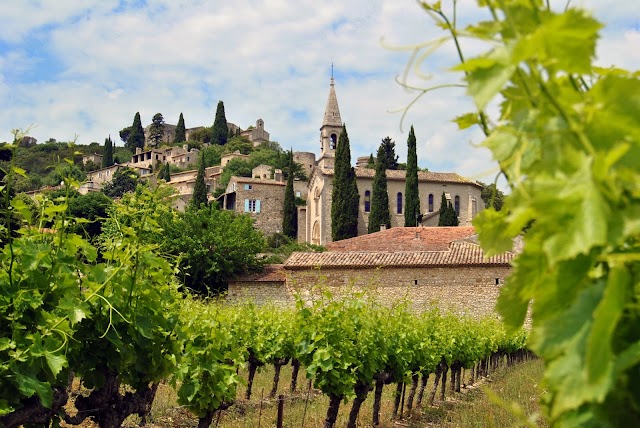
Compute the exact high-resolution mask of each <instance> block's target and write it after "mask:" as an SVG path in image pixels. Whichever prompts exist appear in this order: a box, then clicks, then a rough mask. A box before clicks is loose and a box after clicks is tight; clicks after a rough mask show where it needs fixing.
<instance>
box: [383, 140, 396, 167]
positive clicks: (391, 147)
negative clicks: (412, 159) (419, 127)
mask: <svg viewBox="0 0 640 428" xmlns="http://www.w3.org/2000/svg"><path fill="white" fill-rule="evenodd" d="M382 147H384V159H385V163H386V164H387V169H393V170H395V169H398V156H397V155H396V143H395V141H393V140H392V139H391V137H385V138H383V139H382ZM378 159H379V157H378Z"/></svg>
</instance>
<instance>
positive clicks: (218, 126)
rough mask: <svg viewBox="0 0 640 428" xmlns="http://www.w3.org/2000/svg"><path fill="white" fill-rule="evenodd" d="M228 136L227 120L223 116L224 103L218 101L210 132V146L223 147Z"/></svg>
mask: <svg viewBox="0 0 640 428" xmlns="http://www.w3.org/2000/svg"><path fill="white" fill-rule="evenodd" d="M228 135H229V131H228V125H227V118H226V117H225V114H224V103H223V102H222V101H218V107H217V108H216V118H215V120H214V121H213V129H212V130H211V144H219V145H221V146H222V145H224V144H227V137H228Z"/></svg>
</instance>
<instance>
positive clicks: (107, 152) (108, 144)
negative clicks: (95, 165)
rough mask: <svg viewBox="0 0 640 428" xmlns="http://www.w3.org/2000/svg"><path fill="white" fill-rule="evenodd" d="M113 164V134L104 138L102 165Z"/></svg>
mask: <svg viewBox="0 0 640 428" xmlns="http://www.w3.org/2000/svg"><path fill="white" fill-rule="evenodd" d="M111 165H113V141H111V135H109V138H105V140H104V151H103V154H102V167H103V168H104V167H107V166H111Z"/></svg>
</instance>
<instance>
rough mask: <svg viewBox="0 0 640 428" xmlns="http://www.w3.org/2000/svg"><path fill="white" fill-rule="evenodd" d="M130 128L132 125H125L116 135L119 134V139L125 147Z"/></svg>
mask: <svg viewBox="0 0 640 428" xmlns="http://www.w3.org/2000/svg"><path fill="white" fill-rule="evenodd" d="M131 129H133V127H132V126H127V127H125V128H122V129H121V130H120V132H118V135H120V139H121V140H122V142H123V143H124V144H125V147H127V141H129V135H130V134H131ZM127 148H129V147H127Z"/></svg>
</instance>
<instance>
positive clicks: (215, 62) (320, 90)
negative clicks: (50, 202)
mask: <svg viewBox="0 0 640 428" xmlns="http://www.w3.org/2000/svg"><path fill="white" fill-rule="evenodd" d="M551 2H552V5H553V6H554V7H559V8H561V7H564V1H563V2H558V1H556V0H551ZM442 3H443V5H445V7H448V6H447V5H450V4H451V1H450V0H449V1H448V0H443V1H442ZM475 4H476V3H475V1H472V0H459V1H458V20H459V23H460V24H462V25H464V24H465V23H468V22H475V21H478V20H480V19H484V18H485V15H484V12H482V11H480V10H479V9H477V8H476V6H475ZM572 5H579V6H581V7H584V8H585V9H587V10H589V11H591V12H592V13H593V15H594V16H595V17H596V18H598V19H599V20H600V21H601V22H603V23H604V24H605V25H606V27H605V29H604V30H603V31H602V38H601V40H600V42H599V47H598V51H597V57H598V58H597V62H598V64H599V65H603V66H608V65H616V66H619V67H623V68H627V69H634V70H635V69H639V68H640V12H639V10H638V8H637V5H636V1H635V0H633V1H632V0H573V2H572ZM443 35H444V33H443V32H442V30H440V29H439V28H437V27H436V26H435V25H434V23H433V21H432V19H431V18H430V17H429V16H428V15H427V14H426V13H424V12H423V11H422V9H421V7H420V5H419V4H418V3H417V2H416V1H414V0H350V1H344V0H337V1H334V0H325V1H322V2H318V1H311V0H299V1H295V2H294V1H285V0H263V1H260V0H234V1H221V0H193V1H189V0H100V1H91V0H64V1H59V0H27V1H9V0H3V1H0V111H2V114H1V115H0V141H11V140H12V134H11V131H12V130H13V129H22V130H27V129H28V134H29V135H31V136H33V137H35V138H37V140H38V142H40V143H42V142H44V141H46V140H48V139H49V138H55V139H56V140H58V141H70V140H73V139H76V141H77V143H79V144H89V143H91V142H93V141H97V142H99V143H100V144H102V143H103V142H104V139H105V138H106V137H107V136H108V135H111V137H112V139H114V141H117V144H118V145H121V144H122V142H121V141H120V139H119V137H118V131H119V130H120V129H122V128H124V127H126V126H129V125H131V123H132V122H133V117H134V115H135V113H136V112H140V115H141V118H142V123H143V126H146V125H148V124H149V123H150V122H151V118H152V117H153V115H154V114H155V113H158V112H159V113H162V115H163V116H164V119H165V121H166V123H171V124H175V123H177V121H178V117H179V115H180V113H183V114H184V119H185V124H186V127H187V128H189V127H195V126H202V125H204V126H211V125H212V124H213V120H214V116H215V110H216V105H217V103H218V101H220V100H221V101H223V102H224V106H225V112H226V118H227V120H228V121H229V122H233V123H235V124H237V125H239V126H240V127H241V128H242V129H246V128H247V127H248V126H250V125H255V123H256V120H257V119H259V118H261V119H263V120H264V123H265V129H266V130H267V131H268V132H269V133H270V134H271V139H272V140H274V141H277V142H279V143H280V145H281V146H282V147H283V148H284V149H289V148H292V149H293V150H294V151H308V152H314V153H316V154H318V153H319V148H320V143H319V128H320V126H321V124H322V117H323V113H324V109H325V106H326V102H327V97H328V94H329V81H330V78H331V73H332V64H333V75H334V78H335V89H336V94H337V98H338V104H339V107H340V113H341V116H342V120H343V122H344V123H346V125H347V130H348V133H349V139H350V143H351V156H352V162H353V163H355V159H356V158H357V157H358V156H368V155H369V154H370V153H375V152H376V149H377V147H378V146H379V144H380V142H381V140H382V139H383V138H384V137H386V136H390V137H391V138H392V139H393V140H394V141H395V142H396V153H397V154H398V155H399V157H400V159H399V160H400V162H405V161H406V151H407V149H406V141H407V136H408V130H409V127H410V126H411V125H413V126H414V128H415V133H416V137H417V142H418V164H419V166H420V167H422V168H425V167H426V168H429V170H431V171H437V172H457V173H458V174H461V175H463V176H466V177H468V178H471V179H476V180H482V181H485V182H491V181H493V179H494V178H495V176H496V174H497V172H498V169H497V166H496V164H495V162H493V161H492V159H491V154H490V153H489V151H488V150H487V149H483V148H478V147H477V144H478V143H480V142H481V141H482V135H481V134H480V132H479V130H471V131H466V132H461V131H458V130H457V127H456V125H455V124H454V123H452V121H451V120H452V119H453V118H454V117H455V116H457V115H460V114H463V113H466V112H468V111H472V110H473V105H472V103H471V100H470V99H469V98H468V97H467V96H466V95H465V93H464V89H459V88H458V89H443V90H439V91H434V92H430V93H428V94H427V95H425V96H424V97H422V98H420V100H418V101H417V102H416V103H415V104H413V105H412V106H411V108H409V109H408V110H406V114H405V115H404V117H403V114H402V111H403V109H405V108H406V107H407V106H408V105H409V104H410V103H411V102H412V100H413V99H414V97H415V96H416V95H417V93H416V92H415V91H411V90H407V89H406V88H404V87H403V86H402V85H400V84H399V83H398V80H401V79H402V76H403V74H404V72H405V68H406V66H407V64H408V62H409V60H410V57H411V52H412V49H413V47H414V46H416V45H418V44H420V43H424V42H425V41H429V40H433V39H435V38H438V37H441V36H443ZM479 48H480V46H478V45H473V44H470V43H469V41H467V40H463V41H462V49H463V50H464V51H465V54H466V55H467V56H470V55H473V54H474V53H478V52H479V51H478V49H479ZM455 64H456V55H455V51H454V49H453V45H452V44H451V43H448V44H444V45H443V46H442V47H441V48H440V49H439V50H438V51H436V52H435V53H433V54H432V55H431V56H429V57H428V58H426V59H425V61H423V62H422V63H421V66H420V68H419V69H418V70H417V71H418V72H419V73H420V75H418V74H417V73H416V71H415V70H410V72H409V74H408V76H409V77H408V80H407V82H408V83H409V84H410V85H412V86H417V87H428V86H432V85H439V84H446V83H460V79H461V77H460V75H459V74H456V73H454V72H451V71H450V68H451V67H452V66H454V65H455ZM423 77H426V78H427V80H425V79H424V78H423Z"/></svg>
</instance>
